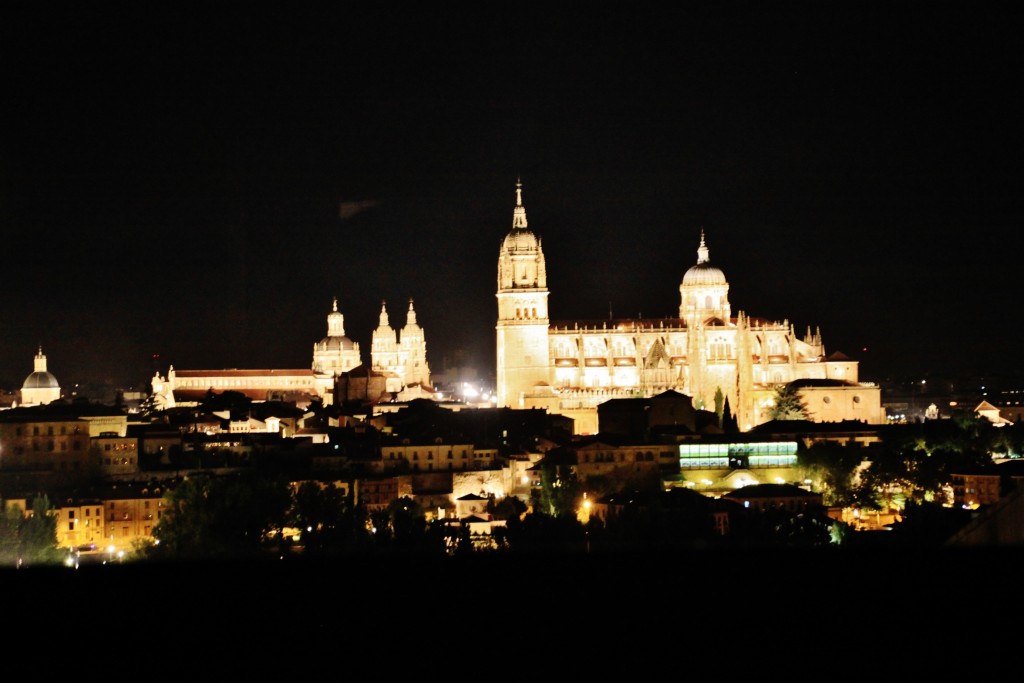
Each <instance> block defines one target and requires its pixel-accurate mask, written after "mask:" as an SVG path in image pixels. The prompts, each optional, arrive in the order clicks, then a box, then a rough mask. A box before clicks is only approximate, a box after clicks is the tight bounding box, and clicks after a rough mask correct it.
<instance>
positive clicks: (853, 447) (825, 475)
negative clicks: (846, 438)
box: [797, 441, 867, 506]
mask: <svg viewBox="0 0 1024 683" xmlns="http://www.w3.org/2000/svg"><path fill="white" fill-rule="evenodd" d="M865 460H867V454H866V453H865V450H864V447H863V446H861V445H859V444H857V443H852V442H851V443H847V444H839V443H836V442H834V441H819V442H817V443H815V444H813V445H811V446H810V447H809V448H800V449H799V450H798V451H797V464H798V465H799V467H800V468H801V470H802V471H803V475H804V478H806V479H811V480H813V481H816V482H820V484H819V486H820V489H821V494H822V500H823V501H824V503H825V505H829V506H833V505H835V506H847V505H852V504H853V503H855V502H856V499H857V496H856V490H857V481H855V475H856V473H857V471H858V468H860V467H861V465H863V464H864V461H865Z"/></svg>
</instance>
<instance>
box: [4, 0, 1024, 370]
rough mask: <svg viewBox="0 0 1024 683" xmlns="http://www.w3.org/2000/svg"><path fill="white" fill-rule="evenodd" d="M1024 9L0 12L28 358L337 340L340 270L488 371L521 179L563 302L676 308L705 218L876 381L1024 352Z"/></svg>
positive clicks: (205, 356)
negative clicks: (1023, 269) (1023, 277)
mask: <svg viewBox="0 0 1024 683" xmlns="http://www.w3.org/2000/svg"><path fill="white" fill-rule="evenodd" d="M837 8H838V9H837ZM1019 28H1020V27H1019V25H1017V24H1016V22H1013V21H1011V20H1010V19H1008V18H1006V17H1003V16H1001V15H1000V14H999V13H998V12H997V11H996V10H995V9H994V8H984V9H982V10H975V11H970V12H969V11H962V12H937V11H935V10H933V9H931V8H929V10H928V11H927V12H926V11H924V10H923V9H922V8H921V7H919V6H918V7H914V8H910V9H908V10H907V11H903V12H901V11H899V9H898V8H897V9H893V7H892V6H883V5H879V6H877V7H865V6H864V5H862V4H858V5H849V6H846V5H839V4H828V5H811V4H793V5H787V4H779V5H773V6H772V7H771V8H769V9H759V10H756V11H750V10H744V11H740V10H739V9H738V8H732V9H731V10H727V9H715V10H712V9H702V10H693V9H690V10H673V11H664V12H663V11H654V10H646V9H638V10H634V11H631V12H617V13H613V12H604V11H602V12H600V13H595V12H594V11H593V10H592V9H591V8H589V7H587V6H580V7H577V8H575V11H569V9H567V8H563V9H560V10H557V11H555V10H551V9H545V10H541V9H540V8H538V9H536V10H531V9H529V8H528V7H527V8H525V9H524V8H523V7H518V8H514V7H509V8H505V9H502V10H493V9H491V8H486V9H476V10H460V11H459V12H458V13H456V11H454V10H448V9H437V8H432V9H430V10H429V11H428V10H415V11H410V10H407V9H399V8H398V7H397V6H395V7H394V8H382V9H376V10H358V9H355V10H353V9H352V8H350V7H345V8H344V9H338V10H329V11H328V10H324V11H317V10H311V9H309V8H306V9H303V10H301V11H296V10H294V9H289V10H287V11H284V10H282V11H278V12H269V13H252V12H250V13H245V12H239V11H238V8H237V7H234V8H231V11H229V10H228V8H227V6H225V7H222V8H219V9H216V10H214V11H213V12H212V13H211V12H210V11H209V10H206V11H204V12H194V11H189V8H180V9H179V8H169V9H165V10H154V9H153V8H151V7H142V6H131V5H125V6H123V7H116V8H115V6H105V7H101V8H97V7H96V6H89V7H84V6H83V7H78V8H76V9H73V10H65V11H58V10H56V9H53V8H52V7H48V8H45V9H43V8H37V7H30V8H20V9H11V8H7V9H4V10H2V16H0V39H2V41H0V44H2V47H0V50H2V53H0V58H2V64H3V88H4V96H3V99H2V107H3V110H2V111H3V121H4V123H3V128H2V131H3V132H2V136H0V226H2V246H0V268H2V274H3V282H4V286H3V288H2V290H0V386H2V387H5V388H8V389H13V388H17V387H19V386H20V385H21V382H22V380H23V379H24V377H25V376H26V375H27V374H28V373H29V372H31V370H32V356H33V355H34V353H35V350H36V347H37V346H38V345H40V344H41V345H42V347H43V350H44V352H45V353H46V355H47V357H48V363H49V369H50V370H51V371H52V372H53V373H54V374H55V375H56V376H57V378H58V379H59V380H60V381H61V384H62V385H63V386H65V387H68V386H70V385H72V384H74V383H79V382H83V383H84V382H98V383H112V384H114V385H131V384H135V385H139V384H144V383H145V382H146V381H147V380H148V379H149V377H151V376H152V374H153V371H154V369H155V368H156V369H159V370H160V371H161V372H166V370H167V367H168V366H169V365H170V364H173V365H174V366H175V367H177V368H224V367H249V368H257V367H277V368H283V367H293V368H304V367H308V366H309V365H310V363H311V361H312V345H313V343H314V342H316V341H317V340H319V339H320V338H321V337H323V336H324V335H325V334H326V332H327V327H326V316H327V313H328V312H329V311H330V304H331V299H332V297H334V296H337V297H338V301H339V308H340V310H341V311H342V313H344V315H345V328H346V330H345V331H346V333H347V334H348V336H349V337H351V338H352V339H354V340H355V341H358V342H359V343H360V345H361V346H362V348H363V355H364V359H366V360H368V359H369V343H370V334H371V332H372V330H373V328H374V327H375V326H376V324H377V314H378V312H379V309H380V304H381V302H382V301H385V300H386V301H387V304H388V309H389V312H390V314H391V322H392V324H393V325H395V326H401V325H402V324H403V323H404V320H405V315H404V313H405V309H406V307H407V305H408V301H409V299H410V298H412V299H413V300H414V301H415V306H416V311H417V317H418V322H419V323H420V325H421V326H422V327H423V328H424V331H425V334H426V339H427V352H428V360H429V362H430V363H431V366H432V368H433V369H434V370H435V371H436V370H441V369H442V368H443V367H444V365H445V362H446V359H451V358H454V357H456V356H457V355H459V354H462V355H463V358H464V360H465V361H466V362H469V363H473V364H475V365H478V366H479V367H480V369H481V372H482V374H485V375H486V374H490V373H493V366H494V323H495V317H496V303H495V298H494V291H495V282H496V268H497V266H496V259H497V255H498V247H499V245H500V242H501V239H502V238H503V237H504V235H505V233H506V232H507V231H508V229H509V228H510V226H511V221H512V207H513V204H514V199H515V193H514V189H515V181H516V178H517V177H521V178H522V181H523V197H524V203H525V205H526V208H527V216H528V219H529V222H530V227H531V228H532V229H533V230H534V231H535V232H536V233H537V234H538V235H539V236H540V237H541V239H542V240H543V245H544V249H545V254H546V257H547V266H548V280H549V281H548V284H549V289H550V291H551V295H550V309H551V316H552V318H555V319H594V318H607V317H608V315H609V311H611V312H612V313H613V314H614V316H615V317H627V316H640V315H642V316H644V317H663V316H670V315H674V314H675V312H676V311H677V309H678V303H679V293H678V285H679V281H680V280H681V278H682V275H683V273H684V272H685V271H686V269H687V268H688V267H689V266H691V265H692V264H693V263H694V262H695V260H696V249H697V244H698V240H699V236H700V230H701V229H702V228H703V229H704V230H705V233H706V235H707V241H708V246H709V248H710V250H711V258H712V261H713V262H714V263H715V264H716V265H717V266H719V267H720V268H722V270H723V271H724V272H725V274H726V277H727V278H728V280H729V282H730V286H731V288H730V300H731V302H732V306H733V311H734V312H735V311H738V310H743V311H745V312H746V313H747V314H749V315H753V316H757V317H764V318H770V319H778V320H782V319H788V320H790V321H791V322H792V323H794V325H795V326H796V328H797V331H798V332H799V333H800V334H802V333H803V331H804V330H805V329H806V328H807V326H811V327H812V328H814V327H820V329H821V332H822V335H823V337H824V342H825V346H826V351H828V352H832V351H842V352H844V353H846V354H847V355H850V356H853V357H855V358H857V359H859V360H860V361H861V375H862V378H864V379H878V378H880V377H882V376H885V375H889V374H893V373H896V374H911V375H913V374H915V373H922V374H926V373H940V374H944V373H958V374H975V375H978V376H981V375H985V374H990V373H1002V372H1006V371H1012V372H1015V373H1016V372H1019V371H1020V370H1021V369H1022V364H1021V358H1020V350H1021V348H1022V341H1024V333H1022V325H1021V321H1020V315H1019V312H1018V306H1017V305H1016V304H1017V299H1018V296H1017V295H1016V285H1017V283H1018V282H1019V276H1018V273H1019V270H1018V263H1019V259H1020V249H1019V247H1018V243H1019V242H1020V239H1019V238H1018V234H1019V230H1020V224H1021V221H1020V218H1021V200H1020V196H1021V188H1022V183H1021V172H1020V170H1019V158H1020V151H1021V148H1022V145H1021V142H1022V140H1021V132H1020V124H1019V121H1020V119H1021V117H1020V106H1019V104H1017V103H1016V102H1017V100H1018V93H1019V92H1020V91H1021V85H1022V78H1021V66H1022V63H1021V49H1020V46H1019V45H1020V41H1019V40H1018V35H1019ZM342 207H347V208H346V210H345V211H344V212H343V210H342ZM154 354H158V355H159V359H158V360H156V361H155V362H154V360H153V355H154Z"/></svg>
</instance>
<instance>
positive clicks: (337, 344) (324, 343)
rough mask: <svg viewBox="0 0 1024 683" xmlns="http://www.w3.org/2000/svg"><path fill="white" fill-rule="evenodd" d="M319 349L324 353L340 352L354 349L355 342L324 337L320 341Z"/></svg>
mask: <svg viewBox="0 0 1024 683" xmlns="http://www.w3.org/2000/svg"><path fill="white" fill-rule="evenodd" d="M320 348H321V349H322V350H324V351H342V350H351V349H354V348H355V342H353V341H352V340H351V339H349V338H348V337H324V338H323V339H321V340H320Z"/></svg>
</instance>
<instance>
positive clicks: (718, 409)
mask: <svg viewBox="0 0 1024 683" xmlns="http://www.w3.org/2000/svg"><path fill="white" fill-rule="evenodd" d="M715 415H717V416H718V426H719V427H720V428H721V427H723V426H724V424H723V422H724V417H725V394H723V393H722V387H717V388H716V389H715Z"/></svg>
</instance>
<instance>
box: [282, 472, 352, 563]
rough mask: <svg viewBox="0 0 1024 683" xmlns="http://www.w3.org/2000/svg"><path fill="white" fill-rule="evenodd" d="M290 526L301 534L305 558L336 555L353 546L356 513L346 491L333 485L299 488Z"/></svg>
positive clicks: (313, 484) (316, 484)
mask: <svg viewBox="0 0 1024 683" xmlns="http://www.w3.org/2000/svg"><path fill="white" fill-rule="evenodd" d="M291 524H292V525H293V526H295V527H297V528H298V529H300V530H301V535H302V548H303V550H302V552H303V554H306V555H329V554H335V553H338V552H341V551H342V550H344V549H346V548H351V546H352V545H353V544H354V539H355V533H354V525H355V514H354V510H353V509H352V505H351V502H350V501H349V499H348V497H346V496H345V493H344V491H342V490H341V489H340V488H338V487H337V486H335V485H334V484H333V483H330V484H327V485H325V486H324V485H321V484H320V483H319V482H315V481H306V482H303V483H302V484H300V485H299V487H298V488H297V489H296V491H295V494H294V498H293V501H292V508H291Z"/></svg>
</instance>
